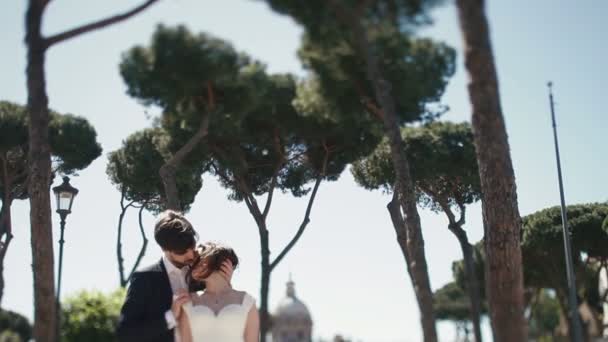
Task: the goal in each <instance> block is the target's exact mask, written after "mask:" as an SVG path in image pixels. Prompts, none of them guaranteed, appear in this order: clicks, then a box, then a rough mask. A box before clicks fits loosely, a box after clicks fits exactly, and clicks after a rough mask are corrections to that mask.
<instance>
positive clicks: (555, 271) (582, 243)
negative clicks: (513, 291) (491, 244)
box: [453, 203, 608, 334]
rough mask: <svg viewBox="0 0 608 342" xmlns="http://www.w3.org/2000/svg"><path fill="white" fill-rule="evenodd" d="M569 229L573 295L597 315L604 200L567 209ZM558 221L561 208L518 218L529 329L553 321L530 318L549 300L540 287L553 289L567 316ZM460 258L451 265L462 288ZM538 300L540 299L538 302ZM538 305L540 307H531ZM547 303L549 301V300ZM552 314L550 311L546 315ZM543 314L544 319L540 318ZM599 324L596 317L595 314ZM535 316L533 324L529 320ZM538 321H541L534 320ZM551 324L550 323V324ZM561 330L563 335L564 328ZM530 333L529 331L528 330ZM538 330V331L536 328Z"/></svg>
mask: <svg viewBox="0 0 608 342" xmlns="http://www.w3.org/2000/svg"><path fill="white" fill-rule="evenodd" d="M567 213H568V227H569V229H570V231H571V236H572V254H573V255H572V259H573V260H574V268H575V275H576V283H577V290H578V295H579V297H580V299H581V303H583V302H584V303H586V304H587V305H588V306H589V307H590V308H591V309H592V312H593V313H595V315H596V316H598V314H597V313H598V312H601V307H602V303H603V302H605V301H606V298H602V296H601V294H600V293H599V287H598V282H599V272H600V271H601V270H602V269H605V268H606V267H607V266H608V253H607V250H606V245H608V204H606V203H590V204H577V205H570V206H568V207H567ZM562 234H563V233H562V224H561V209H560V207H551V208H547V209H543V210H539V211H537V212H534V213H532V214H530V215H527V216H525V217H523V231H522V246H521V250H522V257H523V259H522V260H523V264H524V287H525V289H526V295H525V297H524V298H525V301H524V303H525V307H526V308H529V309H530V310H531V312H532V316H529V317H528V320H529V324H530V325H531V329H532V328H534V329H533V330H534V333H535V334H536V333H538V332H539V330H538V329H540V330H543V329H544V328H542V327H541V326H532V325H534V324H536V325H538V324H541V325H543V326H545V327H547V326H550V325H552V324H553V323H551V322H553V321H554V320H553V318H551V319H549V318H548V317H540V316H539V317H535V316H538V310H540V311H542V310H545V308H543V307H542V305H545V304H546V303H541V302H542V301H545V300H548V299H547V298H545V297H546V296H545V290H546V289H549V290H551V291H554V293H555V297H556V299H557V301H556V303H557V306H558V311H559V312H558V313H557V314H558V315H561V317H563V318H564V319H565V318H566V317H567V313H568V310H567V307H568V302H567V292H568V283H567V281H566V275H565V271H564V270H565V258H564V250H563V235H562ZM482 246H483V241H482V242H480V243H478V244H476V245H475V250H476V255H477V257H476V258H475V264H476V266H475V268H476V270H477V274H478V279H482V278H483V273H485V269H486V267H485V266H484V265H485V263H486V262H487V258H486V256H485V253H484V251H485V248H482ZM464 273H465V272H464V262H463V261H462V260H460V261H457V262H455V263H454V266H453V274H454V281H455V282H456V283H457V284H458V285H459V286H460V287H461V288H464V287H465V285H464V284H465V280H464V279H465V278H466V277H465V275H464ZM480 293H481V297H482V301H486V295H485V289H484V287H483V286H482V287H481V291H480ZM539 301H540V302H539ZM537 305H541V307H536V306H537ZM551 305H552V304H551ZM550 314H551V315H553V314H554V313H550ZM545 318H547V319H548V320H547V321H545ZM595 319H596V320H597V321H598V322H599V319H598V318H597V317H596V318H595ZM535 320H536V322H534V321H535ZM539 320H540V321H539ZM553 325H555V324H553ZM563 328H564V333H565V334H568V329H567V327H563ZM532 332H533V331H531V334H532ZM541 332H542V331H541Z"/></svg>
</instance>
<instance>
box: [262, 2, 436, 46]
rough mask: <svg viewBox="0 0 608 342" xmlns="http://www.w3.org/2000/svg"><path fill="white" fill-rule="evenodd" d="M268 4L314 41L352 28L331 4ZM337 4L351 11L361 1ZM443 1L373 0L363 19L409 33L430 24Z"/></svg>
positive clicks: (356, 7) (369, 3) (368, 5)
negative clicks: (290, 18) (347, 25)
mask: <svg viewBox="0 0 608 342" xmlns="http://www.w3.org/2000/svg"><path fill="white" fill-rule="evenodd" d="M266 2H267V3H268V4H269V5H270V6H271V8H272V9H273V10H275V11H276V12H278V13H281V14H286V15H289V16H291V17H292V18H293V19H294V20H296V21H297V22H298V23H299V24H301V25H302V26H304V27H305V28H306V30H307V31H308V32H310V33H311V34H312V35H313V36H314V37H315V39H320V38H322V37H327V36H328V35H340V34H343V33H342V32H348V31H349V29H350V27H345V25H344V24H343V23H342V22H341V21H340V20H338V18H337V17H338V15H339V14H338V13H336V11H335V10H334V8H332V6H331V2H329V1H323V0H309V1H306V2H302V1H298V0H266ZM336 2H337V3H338V4H339V5H340V6H343V7H345V8H349V9H358V8H359V7H360V4H361V1H359V0H336ZM443 2H444V1H443V0H378V1H371V2H367V8H366V10H365V11H364V12H363V13H362V14H363V15H362V20H363V21H364V22H367V23H369V24H376V25H378V24H380V23H382V22H384V21H390V22H391V24H394V25H395V26H397V27H399V28H400V30H409V29H411V28H413V27H416V26H420V25H423V24H428V23H430V21H431V20H430V17H429V11H430V10H431V9H432V8H433V7H435V6H437V5H439V4H441V3H443ZM346 35H348V33H346Z"/></svg>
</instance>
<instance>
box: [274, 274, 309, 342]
mask: <svg viewBox="0 0 608 342" xmlns="http://www.w3.org/2000/svg"><path fill="white" fill-rule="evenodd" d="M272 341H273V342H311V341H312V318H311V316H310V312H309V311H308V308H307V307H306V304H304V303H303V302H302V301H301V300H300V299H298V297H297V296H296V290H295V283H294V282H293V280H292V279H291V275H290V276H289V281H288V282H287V295H286V297H285V298H283V299H282V300H281V301H280V302H279V305H278V306H277V308H276V310H275V312H274V315H273V318H272Z"/></svg>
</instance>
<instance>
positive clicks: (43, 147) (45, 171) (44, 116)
mask: <svg viewBox="0 0 608 342" xmlns="http://www.w3.org/2000/svg"><path fill="white" fill-rule="evenodd" d="M157 1H158V0H146V1H145V2H143V3H142V4H140V5H139V6H137V7H135V8H133V9H131V10H129V11H127V12H124V13H121V14H118V15H115V16H111V17H108V18H105V19H101V20H98V21H94V22H91V23H89V24H85V25H82V26H77V27H75V28H73V29H68V30H66V31H63V32H60V33H57V34H54V35H52V36H46V35H44V34H43V32H42V21H43V18H44V13H45V11H46V8H47V6H48V4H49V3H50V0H29V1H28V5H27V11H26V13H25V31H26V33H25V37H24V38H25V45H26V48H27V63H26V64H27V66H26V72H25V73H26V79H27V96H28V97H27V109H28V111H27V112H28V119H29V125H28V133H29V136H30V137H31V139H30V140H29V149H28V167H29V177H30V178H29V184H28V192H29V194H30V225H31V230H32V233H31V241H32V242H31V244H32V268H33V274H34V339H35V340H37V341H49V340H57V339H58V337H57V336H56V333H54V331H56V329H57V321H56V319H57V314H58V313H57V312H56V311H57V310H56V305H55V284H54V278H55V276H54V266H53V265H54V263H53V241H52V240H53V239H52V222H51V200H50V193H49V184H50V180H51V150H50V145H49V143H50V142H49V123H50V114H49V108H48V97H47V93H46V75H45V63H44V62H45V57H46V52H47V51H48V49H49V48H50V47H52V46H54V45H57V44H59V43H62V42H65V41H68V40H70V39H72V38H74V37H78V36H80V35H83V34H85V33H89V32H92V31H95V30H98V29H101V28H104V27H107V26H110V25H113V24H116V23H119V22H121V21H124V20H126V19H129V18H131V17H132V16H134V15H137V14H138V13H141V12H142V11H144V10H145V9H146V8H148V7H150V6H151V5H153V4H154V3H156V2H157ZM51 336H55V338H52V337H51Z"/></svg>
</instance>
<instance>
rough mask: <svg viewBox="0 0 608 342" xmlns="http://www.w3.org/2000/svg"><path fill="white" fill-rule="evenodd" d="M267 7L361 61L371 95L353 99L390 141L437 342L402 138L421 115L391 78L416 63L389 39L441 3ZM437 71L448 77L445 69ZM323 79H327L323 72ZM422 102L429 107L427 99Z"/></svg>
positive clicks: (408, 238) (282, 3)
mask: <svg viewBox="0 0 608 342" xmlns="http://www.w3.org/2000/svg"><path fill="white" fill-rule="evenodd" d="M267 2H268V3H269V4H270V5H271V7H272V8H273V9H274V10H276V11H277V12H279V13H283V14H287V15H290V16H291V17H293V18H294V19H295V20H296V21H297V22H298V23H300V24H302V25H303V26H304V28H305V31H306V33H307V34H308V35H309V36H310V39H311V40H312V41H314V42H316V43H318V44H322V45H325V46H343V47H346V51H348V50H350V53H353V54H354V55H355V56H356V59H351V62H353V61H354V62H356V63H357V64H356V66H358V67H359V71H358V73H357V76H359V79H364V80H366V81H367V82H366V83H368V86H367V87H365V88H360V89H367V90H371V91H370V92H369V94H365V96H364V97H361V96H357V97H356V98H354V99H353V100H356V101H359V102H360V103H362V104H363V105H364V106H365V107H366V109H367V110H368V111H369V112H370V113H373V115H375V116H376V117H377V119H378V121H379V123H381V124H382V126H383V127H384V132H385V134H386V136H387V137H388V138H389V142H390V147H391V156H392V160H393V163H394V167H395V170H396V174H397V178H398V179H399V182H398V183H397V184H398V191H397V194H398V196H397V200H398V201H399V204H400V206H401V210H402V211H403V214H401V213H400V216H401V218H402V219H403V220H404V224H403V225H401V226H402V227H403V229H402V230H401V231H400V232H399V235H398V240H399V244H400V246H401V249H402V250H403V253H404V257H405V259H406V262H407V263H408V271H409V272H410V276H411V278H412V281H413V284H414V289H415V291H416V297H417V300H418V304H419V308H420V316H421V323H422V328H423V333H424V340H425V341H427V342H434V341H437V332H436V328H435V318H434V314H433V300H432V290H431V286H430V281H429V277H428V270H427V265H426V258H425V255H424V240H423V238H422V233H421V228H420V217H419V215H418V211H417V208H416V199H415V191H414V188H413V183H412V179H411V175H410V170H409V162H408V160H407V159H406V158H405V155H404V154H403V149H402V147H401V145H402V144H403V142H402V140H401V135H400V124H401V123H403V117H404V116H406V117H407V116H412V115H414V116H415V115H420V112H401V111H400V108H399V106H398V100H397V99H400V98H401V97H402V96H407V94H408V93H399V90H401V89H399V88H398V87H397V86H396V85H394V84H392V83H391V76H397V77H400V79H401V80H408V78H409V77H410V75H408V74H397V73H395V71H396V70H395V68H394V66H396V65H404V64H408V62H410V60H409V59H407V58H404V59H391V57H393V56H391V53H392V52H393V51H394V50H395V49H397V50H398V49H399V48H400V47H399V39H388V40H387V39H383V37H396V36H399V35H398V34H404V33H405V32H408V31H412V30H413V29H414V28H415V27H416V26H418V25H420V24H422V23H424V22H428V17H427V15H426V13H427V11H428V10H429V9H430V8H431V7H432V6H433V5H435V4H436V3H438V1H432V0H431V1H418V0H417V1H403V0H402V1H352V0H331V1H321V0H313V1H308V2H306V4H305V5H304V4H303V3H302V2H299V1H294V0H267ZM403 57H405V56H403ZM428 62H429V64H432V63H433V62H436V60H433V59H431V60H429V61H428ZM393 63H394V64H393ZM448 64H449V63H448ZM351 66H352V65H351ZM427 66H428V64H427ZM435 71H436V73H439V74H442V72H441V68H438V69H435ZM341 76H342V77H339V78H338V79H337V80H338V81H340V82H341V83H342V84H345V83H346V84H350V86H351V87H359V86H360V84H357V83H356V82H353V76H354V75H350V74H343V75H341ZM319 77H323V75H322V74H321V73H319ZM444 82H445V80H444ZM409 89H410V90H411V88H409ZM442 89H443V88H442V87H439V88H435V94H436V96H439V95H440V94H441V93H442ZM414 93H416V91H414ZM359 95H360V94H359ZM427 99H428V98H427ZM417 100H419V103H420V104H423V103H424V100H425V99H424V98H418V99H417Z"/></svg>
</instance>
